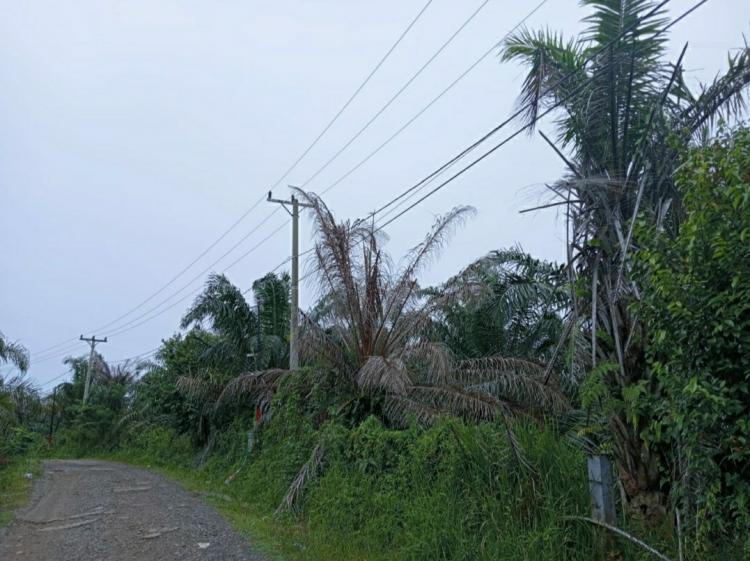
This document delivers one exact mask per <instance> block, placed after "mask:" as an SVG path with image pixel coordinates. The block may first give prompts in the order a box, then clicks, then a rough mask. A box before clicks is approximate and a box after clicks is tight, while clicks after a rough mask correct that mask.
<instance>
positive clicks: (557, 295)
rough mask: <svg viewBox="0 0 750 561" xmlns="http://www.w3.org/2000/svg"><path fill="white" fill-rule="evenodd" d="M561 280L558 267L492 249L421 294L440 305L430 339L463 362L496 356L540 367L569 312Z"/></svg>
mask: <svg viewBox="0 0 750 561" xmlns="http://www.w3.org/2000/svg"><path fill="white" fill-rule="evenodd" d="M565 282H566V280H565V274H564V272H563V269H562V267H561V266H559V265H555V264H553V263H549V262H546V261H541V260H538V259H534V258H533V257H531V256H530V255H528V254H527V253H524V252H523V251H522V250H521V249H518V248H512V249H507V250H502V251H493V252H491V253H489V254H488V255H485V256H484V257H481V258H480V259H478V260H476V261H475V262H474V263H472V264H470V265H469V266H468V267H466V268H465V269H464V270H463V271H461V272H460V273H459V274H458V275H456V276H455V277H453V278H451V279H450V280H448V282H446V283H445V284H443V285H442V286H441V287H438V288H433V289H429V290H427V291H425V292H426V294H428V295H430V296H431V297H433V298H434V297H442V301H443V302H444V303H445V304H444V305H443V306H442V307H441V308H440V309H439V310H438V311H437V314H436V316H435V318H434V320H433V322H432V326H431V331H433V335H432V336H431V338H435V339H437V340H440V341H443V342H444V343H445V344H446V345H448V347H449V348H450V349H451V350H452V351H453V352H454V353H455V354H457V355H458V356H461V357H463V358H479V357H484V356H491V355H501V356H513V357H519V358H520V357H523V358H526V359H529V360H533V361H536V362H539V363H543V364H546V363H548V362H549V360H550V359H551V358H552V354H553V353H554V350H555V348H556V346H557V343H558V341H559V339H560V335H561V334H562V325H563V318H564V316H565V315H566V314H567V313H568V312H569V297H568V292H567V290H566V287H565ZM448 295H451V296H452V297H451V298H446V296H448Z"/></svg>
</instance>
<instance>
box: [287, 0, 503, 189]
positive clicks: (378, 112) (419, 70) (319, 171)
mask: <svg viewBox="0 0 750 561" xmlns="http://www.w3.org/2000/svg"><path fill="white" fill-rule="evenodd" d="M489 1H490V0H484V2H482V3H481V4H480V5H479V7H478V8H477V9H476V10H474V12H472V14H471V15H470V16H469V17H468V18H467V19H466V20H464V22H463V23H462V24H461V25H460V26H459V27H458V29H456V31H454V32H453V34H452V35H451V36H450V37H448V39H447V40H446V41H445V42H444V43H443V44H442V45H441V46H440V47H439V48H438V50H437V51H435V52H434V53H433V54H432V56H430V58H428V59H427V61H426V62H425V63H424V64H423V65H422V66H421V67H420V68H419V69H418V70H417V71H416V72H415V73H414V74H413V75H412V76H411V78H409V79H408V80H407V81H406V83H405V84H404V85H403V86H401V88H399V90H398V91H397V92H396V93H395V94H394V95H393V96H392V97H391V98H390V99H389V100H388V101H387V102H386V103H385V105H383V107H381V108H380V109H379V110H378V111H377V112H376V113H375V115H373V116H372V117H371V118H370V120H369V121H367V122H366V123H365V124H364V125H363V126H362V128H360V129H359V130H358V131H357V132H356V133H355V134H354V136H352V137H351V138H350V139H349V140H348V141H347V142H346V143H345V144H344V145H343V146H342V147H341V148H339V149H338V150H337V151H336V153H334V155H333V156H331V158H330V159H329V160H328V161H326V163H324V164H323V166H322V167H320V168H319V169H318V170H317V171H316V172H315V173H313V174H312V175H311V176H310V177H308V178H307V180H306V181H304V182H303V183H302V185H301V187H305V186H306V185H308V184H309V183H310V182H311V181H313V180H314V179H315V178H316V177H318V175H320V174H321V173H322V172H323V171H324V170H325V169H327V168H328V166H329V165H331V164H332V163H333V162H334V161H335V160H336V159H337V158H338V157H339V156H340V155H341V154H342V153H343V152H344V151H345V150H346V149H347V148H349V146H351V145H352V143H354V141H355V140H357V139H358V138H359V137H360V136H362V134H363V133H364V132H365V131H366V130H367V129H368V128H370V125H372V124H373V123H374V122H375V121H376V120H377V119H378V118H379V117H380V116H381V115H382V114H383V113H384V112H385V111H386V109H388V108H389V107H390V106H391V105H392V104H393V102H395V101H396V100H397V99H398V98H399V97H400V96H401V94H402V93H404V91H406V89H407V88H408V87H409V86H410V85H411V84H412V83H413V82H414V80H416V79H417V78H418V77H419V76H420V75H421V74H422V72H424V71H425V70H426V69H427V68H428V67H429V66H430V65H431V64H432V63H433V61H434V60H435V59H436V58H437V57H438V56H440V53H442V52H443V51H444V50H445V49H446V48H447V47H448V45H450V44H451V43H452V42H453V40H454V39H455V38H456V37H458V35H459V34H460V33H461V32H462V31H463V30H464V29H465V28H466V26H467V25H469V23H471V21H472V20H473V19H474V18H475V17H476V16H477V15H478V14H479V12H481V11H482V10H483V9H484V7H485V6H486V5H487V4H489Z"/></svg>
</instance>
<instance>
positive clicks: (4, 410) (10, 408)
mask: <svg viewBox="0 0 750 561" xmlns="http://www.w3.org/2000/svg"><path fill="white" fill-rule="evenodd" d="M0 363H11V364H12V365H13V366H15V367H16V368H17V369H18V370H20V371H21V374H22V375H23V373H25V372H26V370H28V368H29V352H28V351H27V350H26V348H25V347H24V346H23V345H20V344H19V343H14V342H11V341H8V340H7V339H6V338H5V336H4V335H3V334H2V332H0ZM22 375H21V376H11V377H8V378H3V377H2V376H0V422H3V423H11V422H15V421H16V420H17V417H18V416H19V415H21V416H22V415H23V412H24V409H25V406H24V404H26V403H27V402H28V399H27V397H28V396H30V395H31V394H33V393H34V392H35V391H36V390H34V388H33V386H32V385H31V383H30V382H29V381H28V380H24V379H23V376H22ZM37 398H38V396H37Z"/></svg>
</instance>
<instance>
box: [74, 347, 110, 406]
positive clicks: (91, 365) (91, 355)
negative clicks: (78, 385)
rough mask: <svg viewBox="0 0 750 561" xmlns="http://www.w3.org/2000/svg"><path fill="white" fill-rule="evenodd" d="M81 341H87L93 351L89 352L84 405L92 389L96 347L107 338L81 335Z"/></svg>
mask: <svg viewBox="0 0 750 561" xmlns="http://www.w3.org/2000/svg"><path fill="white" fill-rule="evenodd" d="M79 339H80V340H81V341H86V342H87V343H88V344H89V345H91V352H90V353H89V367H88V369H87V370H86V385H85V386H84V387H83V403H84V405H85V404H86V402H87V401H88V399H89V390H90V389H91V373H92V371H93V370H94V348H95V347H96V344H97V343H106V342H107V338H106V337H105V338H104V339H97V338H96V335H92V336H91V337H84V336H83V335H81V336H80V337H79Z"/></svg>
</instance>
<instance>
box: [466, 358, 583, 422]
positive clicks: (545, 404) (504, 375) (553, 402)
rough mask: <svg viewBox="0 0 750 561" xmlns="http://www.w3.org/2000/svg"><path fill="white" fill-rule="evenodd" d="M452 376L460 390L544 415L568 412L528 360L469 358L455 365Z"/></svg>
mask: <svg viewBox="0 0 750 561" xmlns="http://www.w3.org/2000/svg"><path fill="white" fill-rule="evenodd" d="M456 373H457V377H458V379H459V380H460V381H462V382H463V384H464V387H466V388H467V389H468V390H471V391H474V392H481V393H486V394H488V395H492V396H494V397H497V398H498V399H503V400H507V401H511V402H513V403H516V404H518V405H525V406H527V407H529V408H532V409H542V410H545V411H547V412H554V413H560V412H563V411H567V410H569V409H570V404H569V403H568V400H567V399H566V398H565V396H564V395H563V394H562V393H561V392H560V391H559V390H558V389H557V388H555V387H553V386H552V385H550V384H547V383H545V380H544V376H543V367H542V366H541V365H538V364H536V363H533V362H530V361H526V360H523V359H513V358H511V359H506V358H503V357H488V358H483V359H469V360H465V361H462V362H461V363H459V365H458V368H457V369H456Z"/></svg>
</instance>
